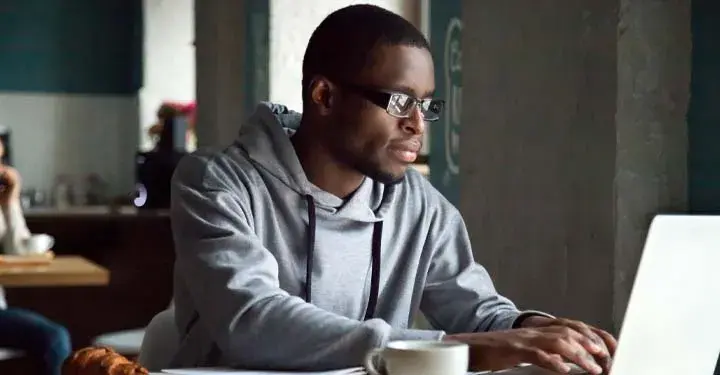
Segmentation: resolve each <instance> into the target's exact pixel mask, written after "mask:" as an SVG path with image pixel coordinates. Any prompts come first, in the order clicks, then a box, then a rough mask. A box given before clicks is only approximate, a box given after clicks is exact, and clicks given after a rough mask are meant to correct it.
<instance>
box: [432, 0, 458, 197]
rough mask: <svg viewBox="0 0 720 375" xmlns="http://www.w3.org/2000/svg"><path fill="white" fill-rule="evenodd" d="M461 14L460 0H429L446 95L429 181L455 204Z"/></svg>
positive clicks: (440, 87) (439, 80) (441, 90)
mask: <svg viewBox="0 0 720 375" xmlns="http://www.w3.org/2000/svg"><path fill="white" fill-rule="evenodd" d="M461 14H462V13H461V1H460V0H430V45H431V49H432V54H433V59H434V60H435V91H436V93H437V94H436V95H437V96H438V97H442V98H444V99H445V109H444V112H443V116H442V117H441V118H440V120H439V121H437V122H436V123H433V124H432V125H431V126H430V181H431V182H432V184H433V185H434V186H435V187H436V188H437V189H438V190H439V191H440V192H441V193H442V194H443V195H445V197H446V198H447V199H448V200H450V202H452V203H453V204H455V205H457V204H458V203H459V195H460V188H459V181H458V180H459V173H460V128H461V126H460V125H461V124H460V120H461V114H462V43H461V40H462V38H461V36H462V27H463V25H462V19H461V18H462V17H461Z"/></svg>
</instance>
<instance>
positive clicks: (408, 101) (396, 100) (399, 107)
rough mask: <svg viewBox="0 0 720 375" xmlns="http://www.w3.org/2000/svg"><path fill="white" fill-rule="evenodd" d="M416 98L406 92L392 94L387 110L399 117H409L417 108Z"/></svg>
mask: <svg viewBox="0 0 720 375" xmlns="http://www.w3.org/2000/svg"><path fill="white" fill-rule="evenodd" d="M415 105H416V104H415V99H414V98H411V97H409V96H407V95H405V94H392V95H391V96H390V102H389V103H388V107H387V111H388V113H389V114H391V115H393V116H397V117H407V116H408V115H409V114H410V112H412V110H413V108H415Z"/></svg>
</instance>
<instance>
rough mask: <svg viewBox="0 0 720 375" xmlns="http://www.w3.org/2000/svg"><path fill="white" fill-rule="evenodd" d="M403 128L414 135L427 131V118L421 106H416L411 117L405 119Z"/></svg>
mask: <svg viewBox="0 0 720 375" xmlns="http://www.w3.org/2000/svg"><path fill="white" fill-rule="evenodd" d="M402 130H403V131H404V132H406V133H409V134H413V135H423V134H424V133H425V120H424V119H423V116H422V112H420V108H418V107H415V108H414V109H413V111H412V113H410V117H408V118H406V119H404V120H403V122H402Z"/></svg>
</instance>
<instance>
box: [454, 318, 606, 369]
mask: <svg viewBox="0 0 720 375" xmlns="http://www.w3.org/2000/svg"><path fill="white" fill-rule="evenodd" d="M553 320H554V319H553ZM445 340H450V341H459V342H464V343H467V344H468V345H469V346H470V367H471V370H473V371H487V370H502V369H507V368H510V367H513V366H517V365H519V364H521V363H531V364H534V365H537V366H540V367H543V368H546V369H548V370H551V371H555V372H559V373H569V372H570V370H571V367H570V366H569V365H568V364H567V363H566V362H571V363H574V364H576V365H578V366H580V367H581V368H583V369H584V370H585V371H588V372H589V373H591V374H598V375H599V374H602V373H603V371H607V369H604V368H603V367H601V366H600V364H599V363H598V362H600V363H609V359H608V360H605V359H601V360H596V358H609V354H608V352H607V350H606V348H605V346H604V345H603V344H602V342H601V343H600V344H597V343H595V342H593V340H592V339H590V338H589V337H587V336H586V335H584V334H582V333H580V332H578V331H577V330H575V329H573V328H571V327H568V326H563V325H559V324H548V325H547V326H544V327H538V328H520V329H512V330H506V331H496V332H484V333H461V334H457V335H447V336H445Z"/></svg>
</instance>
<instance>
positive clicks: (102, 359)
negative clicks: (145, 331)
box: [62, 346, 149, 375]
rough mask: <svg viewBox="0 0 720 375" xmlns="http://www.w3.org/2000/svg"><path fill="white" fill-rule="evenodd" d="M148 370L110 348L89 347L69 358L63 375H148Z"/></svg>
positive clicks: (63, 368)
mask: <svg viewBox="0 0 720 375" xmlns="http://www.w3.org/2000/svg"><path fill="white" fill-rule="evenodd" d="M148 374H149V372H148V370H147V369H146V368H144V367H142V366H140V365H139V364H137V363H135V362H132V361H130V360H129V359H127V358H125V357H123V356H122V355H121V354H120V353H118V352H116V351H115V350H113V349H112V348H108V347H93V346H91V347H87V348H83V349H80V350H78V351H76V352H75V353H73V354H72V355H71V356H70V357H68V358H67V359H66V360H65V362H64V363H63V367H62V375H148Z"/></svg>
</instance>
